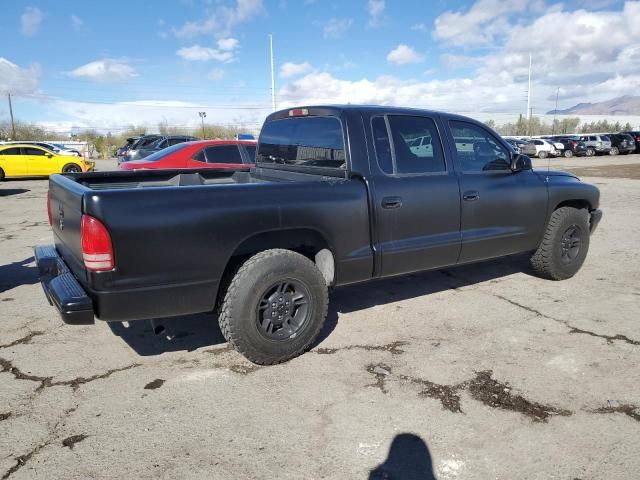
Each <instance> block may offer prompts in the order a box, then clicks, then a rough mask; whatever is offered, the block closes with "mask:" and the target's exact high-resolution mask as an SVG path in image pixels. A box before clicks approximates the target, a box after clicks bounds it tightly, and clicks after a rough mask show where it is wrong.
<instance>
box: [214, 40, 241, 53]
mask: <svg viewBox="0 0 640 480" xmlns="http://www.w3.org/2000/svg"><path fill="white" fill-rule="evenodd" d="M239 46H240V42H239V41H238V40H236V39H235V38H221V39H220V40H218V48H219V49H220V50H225V51H230V50H235V49H236V48H238V47H239Z"/></svg>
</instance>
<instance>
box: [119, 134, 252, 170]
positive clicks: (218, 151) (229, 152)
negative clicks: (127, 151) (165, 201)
mask: <svg viewBox="0 0 640 480" xmlns="http://www.w3.org/2000/svg"><path fill="white" fill-rule="evenodd" d="M255 156H256V142H250V141H242V140H200V141H197V142H184V143H178V144H177V145H173V146H171V147H167V148H165V149H163V150H160V151H159V152H156V153H153V154H151V155H149V156H148V157H145V158H143V159H141V160H131V161H129V162H122V163H121V164H120V165H118V168H120V170H139V169H158V168H250V167H252V166H253V164H254V159H255Z"/></svg>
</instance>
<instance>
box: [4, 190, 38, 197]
mask: <svg viewBox="0 0 640 480" xmlns="http://www.w3.org/2000/svg"><path fill="white" fill-rule="evenodd" d="M30 191H31V190H29V189H28V188H0V197H8V196H10V195H20V194H21V193H27V192H30Z"/></svg>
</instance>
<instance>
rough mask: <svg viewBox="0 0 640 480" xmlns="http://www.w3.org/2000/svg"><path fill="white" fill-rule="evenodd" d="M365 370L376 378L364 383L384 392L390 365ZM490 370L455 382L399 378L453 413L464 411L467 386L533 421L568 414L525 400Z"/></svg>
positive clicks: (497, 405) (483, 398)
mask: <svg viewBox="0 0 640 480" xmlns="http://www.w3.org/2000/svg"><path fill="white" fill-rule="evenodd" d="M366 370H367V372H369V373H371V374H372V375H374V376H375V378H376V382H375V383H373V384H369V385H366V386H367V387H377V388H379V389H380V390H381V391H382V393H384V394H387V393H388V390H387V388H386V383H385V382H386V380H387V378H388V377H389V376H390V375H391V368H390V367H389V366H388V365H385V364H369V365H367V367H366ZM492 376H493V371H492V370H483V371H480V372H475V377H474V378H472V379H470V380H466V381H464V382H461V383H458V384H455V385H441V384H438V383H435V382H431V381H429V380H425V379H422V378H418V377H413V376H411V375H398V378H399V379H400V380H402V381H405V382H410V383H412V384H414V385H418V386H420V387H421V388H422V390H421V391H420V392H419V395H421V396H425V397H429V398H433V399H435V400H439V401H440V403H441V404H442V408H444V409H445V410H449V411H450V412H452V413H464V412H463V411H462V407H461V398H460V392H461V391H464V390H467V391H468V392H469V394H470V395H471V397H472V398H473V399H474V400H476V401H478V402H481V403H483V404H484V405H486V406H488V407H491V408H497V409H501V410H508V411H512V412H518V413H521V414H523V415H525V416H527V417H529V418H531V419H532V420H533V421H534V422H541V423H546V422H547V421H548V419H549V418H550V417H551V416H553V415H562V416H569V415H572V412H571V411H570V410H566V409H563V408H557V407H554V406H552V405H545V404H542V403H538V402H534V401H531V400H527V399H526V398H524V397H523V396H522V395H516V394H513V393H512V391H511V390H512V389H511V387H510V386H509V384H508V383H501V382H499V381H498V380H495V379H494V378H492Z"/></svg>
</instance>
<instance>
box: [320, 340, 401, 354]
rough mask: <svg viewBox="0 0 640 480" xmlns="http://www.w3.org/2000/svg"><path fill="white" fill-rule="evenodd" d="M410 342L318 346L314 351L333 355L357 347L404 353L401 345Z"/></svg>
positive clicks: (371, 350) (367, 349)
mask: <svg viewBox="0 0 640 480" xmlns="http://www.w3.org/2000/svg"><path fill="white" fill-rule="evenodd" d="M408 344H409V342H403V341H395V342H391V343H387V344H386V345H347V346H344V347H337V348H317V349H315V350H312V352H313V353H316V354H318V355H333V354H334V353H337V352H339V351H341V350H356V349H357V350H366V351H369V352H373V351H383V352H390V353H391V355H401V354H403V353H404V350H402V349H401V348H400V347H403V346H405V345H408Z"/></svg>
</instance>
